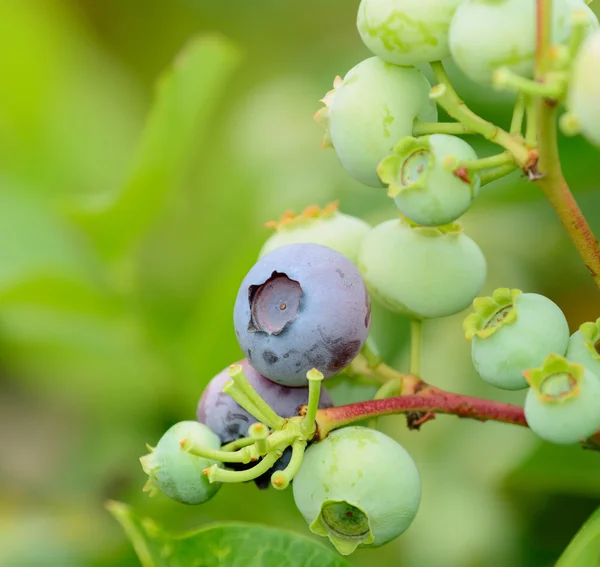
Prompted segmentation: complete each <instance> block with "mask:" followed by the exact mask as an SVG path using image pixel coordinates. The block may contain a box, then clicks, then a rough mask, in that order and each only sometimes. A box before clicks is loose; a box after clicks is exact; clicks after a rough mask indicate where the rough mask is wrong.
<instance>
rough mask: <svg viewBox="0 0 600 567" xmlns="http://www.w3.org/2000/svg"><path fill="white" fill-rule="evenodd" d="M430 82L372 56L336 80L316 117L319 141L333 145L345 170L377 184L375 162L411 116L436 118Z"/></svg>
mask: <svg viewBox="0 0 600 567" xmlns="http://www.w3.org/2000/svg"><path fill="white" fill-rule="evenodd" d="M430 89H431V85H430V84H429V82H428V81H427V79H426V78H425V77H424V75H423V74H422V73H421V71H419V70H418V69H415V68H414V67H398V66H396V65H391V64H389V63H385V62H384V61H382V60H381V59H379V57H371V58H370V59H366V60H365V61H363V62H361V63H359V64H358V65H357V66H356V67H354V68H353V69H351V70H350V71H348V74H347V75H346V76H345V77H344V79H343V80H342V79H341V78H340V77H338V78H337V79H336V80H335V82H334V90H332V91H330V92H329V93H327V95H326V96H325V98H324V99H323V101H322V102H323V103H324V104H325V107H324V108H322V109H321V110H320V111H319V112H317V113H316V114H315V120H316V121H317V122H318V123H319V124H321V125H322V126H323V127H324V128H325V130H326V134H325V138H324V139H323V147H333V148H334V149H335V151H336V153H337V155H338V157H339V159H340V161H341V162H342V165H343V166H344V168H345V169H346V171H348V173H349V174H350V175H351V176H352V177H354V178H355V179H357V180H358V181H360V182H361V183H364V184H365V185H369V186H370V187H381V186H382V185H381V182H380V181H379V178H378V177H377V165H378V164H379V162H380V161H381V160H382V159H383V158H384V157H385V156H387V155H388V154H389V153H390V152H391V150H392V147H393V146H394V144H395V143H396V142H397V141H398V140H399V139H400V138H403V137H404V136H410V135H412V131H413V124H414V121H415V119H418V120H421V121H423V122H435V121H436V120H437V108H436V105H435V102H433V101H432V100H430V99H429V91H430Z"/></svg>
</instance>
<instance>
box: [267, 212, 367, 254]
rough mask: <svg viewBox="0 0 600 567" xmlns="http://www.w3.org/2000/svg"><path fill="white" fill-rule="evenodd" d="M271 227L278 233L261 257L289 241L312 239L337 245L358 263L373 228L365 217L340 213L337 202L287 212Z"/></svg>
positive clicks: (335, 246) (309, 240) (340, 250)
mask: <svg viewBox="0 0 600 567" xmlns="http://www.w3.org/2000/svg"><path fill="white" fill-rule="evenodd" d="M267 226H268V227H270V228H274V229H275V231H276V232H275V234H273V236H271V238H269V240H267V241H266V242H265V244H264V246H263V247H262V250H261V251H260V257H261V258H262V257H263V256H264V255H265V254H267V253H268V252H271V251H272V250H275V249H276V248H279V247H281V246H285V245H286V244H295V243H301V242H312V243H314V244H322V245H323V246H328V247H329V248H333V249H334V250H337V251H338V252H340V253H341V254H343V255H344V256H346V258H348V259H350V260H352V261H353V262H356V257H357V256H358V249H359V247H360V243H361V242H362V240H363V238H364V236H365V234H367V232H369V230H370V229H371V227H370V226H369V225H368V224H367V223H366V222H365V221H364V220H362V219H359V218H356V217H351V216H349V215H345V214H344V213H340V211H339V210H338V204H337V202H336V203H331V204H330V205H327V206H326V207H324V208H323V209H319V207H308V208H306V209H305V210H304V211H303V212H302V214H300V215H297V216H296V215H294V213H292V212H291V211H287V212H286V213H284V214H283V216H282V217H281V219H280V220H279V221H274V222H269V223H267Z"/></svg>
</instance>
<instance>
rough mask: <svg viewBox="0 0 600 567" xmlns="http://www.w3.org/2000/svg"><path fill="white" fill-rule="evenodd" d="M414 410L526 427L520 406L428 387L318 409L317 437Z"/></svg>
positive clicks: (323, 436) (322, 437)
mask: <svg viewBox="0 0 600 567" xmlns="http://www.w3.org/2000/svg"><path fill="white" fill-rule="evenodd" d="M414 412H417V413H445V414H453V415H457V416H459V417H468V418H471V419H477V420H479V421H488V420H494V421H499V422H502V423H512V424H514V425H522V426H525V427H527V422H526V421H525V414H524V412H523V408H520V407H518V406H514V405H511V404H505V403H502V402H494V401H490V400H483V399H480V398H473V397H471V396H463V395H461V394H452V393H450V392H445V391H443V390H438V389H437V388H432V387H427V388H425V389H424V390H421V392H419V393H418V394H415V395H408V396H400V397H394V398H386V399H383V400H368V401H365V402H359V403H356V404H349V405H345V406H338V407H333V408H328V409H323V410H319V411H318V412H317V424H318V431H319V437H320V438H321V439H324V438H325V437H326V436H327V434H328V433H329V432H330V431H332V430H334V429H337V428H339V427H343V426H345V425H349V424H351V423H354V422H356V421H360V420H363V419H369V418H373V417H381V416H384V415H392V414H399V413H414Z"/></svg>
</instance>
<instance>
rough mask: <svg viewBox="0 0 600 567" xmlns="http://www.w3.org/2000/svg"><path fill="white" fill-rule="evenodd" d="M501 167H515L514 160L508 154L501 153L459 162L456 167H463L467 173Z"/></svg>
mask: <svg viewBox="0 0 600 567" xmlns="http://www.w3.org/2000/svg"><path fill="white" fill-rule="evenodd" d="M502 165H512V166H513V167H515V158H514V157H513V155H512V154H511V153H510V152H502V153H501V154H496V155H493V156H489V157H485V158H481V159H475V160H472V161H461V162H460V163H459V164H458V167H464V168H466V169H468V170H469V171H482V170H484V169H492V168H494V167H500V166H502Z"/></svg>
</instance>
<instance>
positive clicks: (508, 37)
mask: <svg viewBox="0 0 600 567" xmlns="http://www.w3.org/2000/svg"><path fill="white" fill-rule="evenodd" d="M571 11H572V10H571V8H569V6H568V4H567V0H554V1H553V3H552V42H553V43H554V44H557V43H563V42H565V41H566V40H567V39H568V38H569V35H570V31H571V18H570V15H571ZM449 41H450V52H451V54H452V57H453V58H454V60H455V61H456V64H457V65H458V67H460V69H461V70H462V71H463V72H464V73H465V74H466V75H467V76H468V77H469V78H470V79H472V80H473V81H475V82H477V83H483V84H486V83H487V84H491V83H492V78H493V75H494V71H496V70H497V69H499V68H500V67H506V68H508V69H510V70H511V71H513V72H515V73H517V74H519V75H523V76H525V77H531V76H533V67H534V60H535V46H536V0H464V1H463V2H462V3H461V4H460V5H459V7H458V9H457V10H456V12H455V14H454V17H453V18H452V23H451V24H450V34H449Z"/></svg>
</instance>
